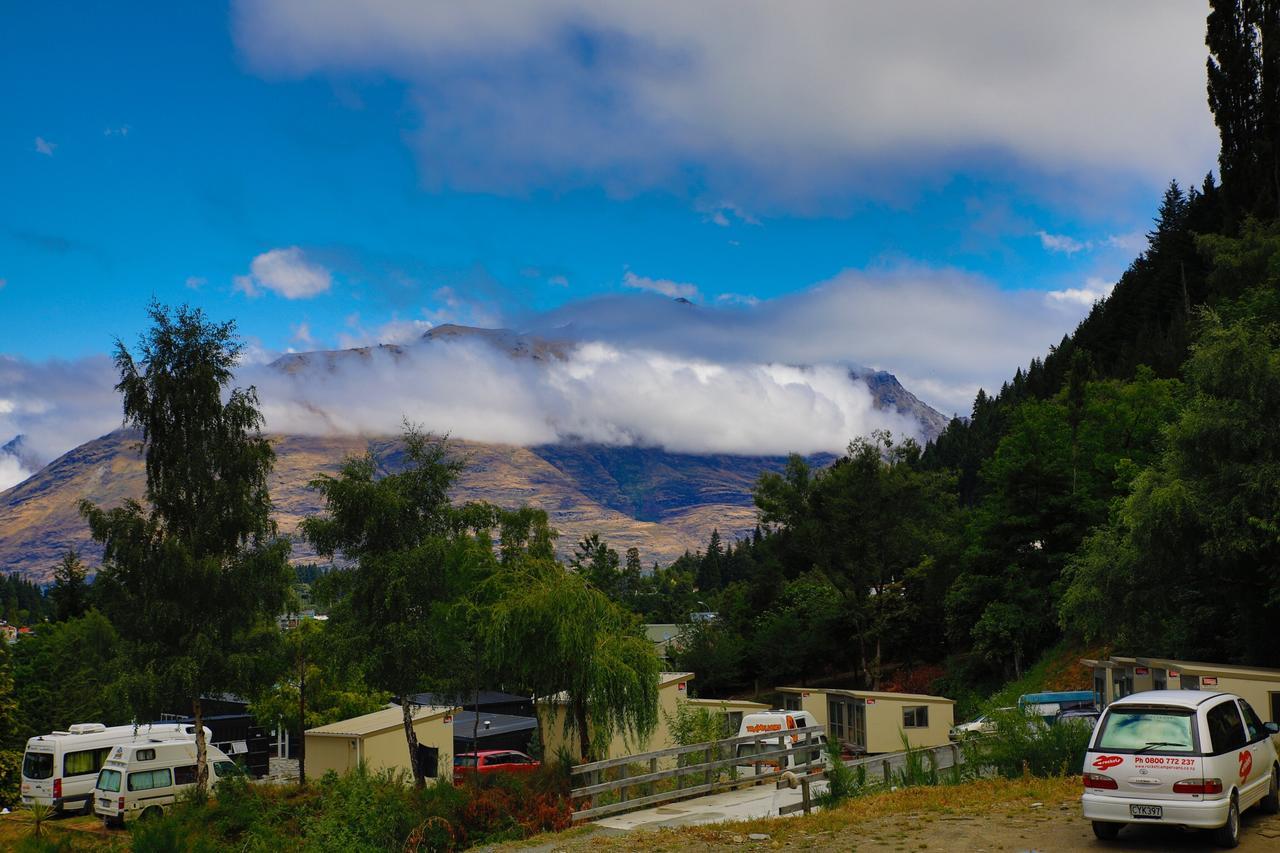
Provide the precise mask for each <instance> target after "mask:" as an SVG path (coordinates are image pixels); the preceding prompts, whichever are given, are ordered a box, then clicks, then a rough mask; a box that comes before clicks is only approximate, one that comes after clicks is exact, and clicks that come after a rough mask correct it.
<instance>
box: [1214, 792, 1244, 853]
mask: <svg viewBox="0 0 1280 853" xmlns="http://www.w3.org/2000/svg"><path fill="white" fill-rule="evenodd" d="M1216 840H1217V842H1218V846H1219V847H1235V846H1237V845H1238V844H1239V843H1240V800H1239V799H1238V798H1237V797H1236V795H1235V794H1232V795H1231V805H1230V806H1228V807H1227V822H1226V823H1224V824H1223V825H1222V827H1221V828H1219V829H1218V832H1217V836H1216Z"/></svg>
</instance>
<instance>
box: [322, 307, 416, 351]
mask: <svg viewBox="0 0 1280 853" xmlns="http://www.w3.org/2000/svg"><path fill="white" fill-rule="evenodd" d="M434 325H435V324H434V323H432V322H431V321H429V320H401V319H400V318H399V317H395V316H393V317H392V318H391V320H389V321H388V322H386V323H383V324H382V325H381V326H378V327H377V328H376V329H374V330H372V331H369V330H367V329H365V328H364V326H362V325H361V324H360V315H359V314H352V315H351V316H349V317H347V328H349V329H351V331H350V332H339V333H338V346H340V347H342V348H343V349H354V348H355V347H369V346H377V345H378V344H396V345H403V344H409V343H413V342H414V341H416V340H418V339H419V338H421V337H422V336H423V335H424V334H426V333H427V332H428V331H429V330H430V329H431V328H432V327H433V326H434Z"/></svg>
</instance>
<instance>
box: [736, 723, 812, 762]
mask: <svg viewBox="0 0 1280 853" xmlns="http://www.w3.org/2000/svg"><path fill="white" fill-rule="evenodd" d="M817 724H818V723H817V721H816V720H815V719H814V718H813V715H812V714H810V713H809V712H808V711H760V712H757V713H755V714H746V715H744V716H743V717H742V725H741V726H739V727H738V736H739V737H746V736H747V735H756V734H762V735H765V737H763V738H762V739H761V743H760V744H759V745H758V746H759V748H758V749H757V744H754V743H740V744H738V751H737V757H738V758H740V759H744V760H743V761H741V762H739V766H740V767H741V766H747V767H751V768H753V769H754V768H755V767H756V766H759V767H760V769H761V771H762V772H769V771H771V770H793V769H795V768H796V767H798V766H801V765H804V764H806V763H816V764H817V766H818V767H819V768H821V767H822V766H823V762H824V761H825V758H826V747H827V736H826V735H825V734H823V733H821V732H814V733H810V734H809V738H810V741H811V742H812V743H813V750H812V751H811V752H809V753H804V752H793V753H792V754H790V755H786V756H774V757H773V758H766V759H764V760H763V761H752V760H751V756H753V755H755V754H756V753H757V752H773V751H775V750H779V749H784V748H785V747H786V746H795V745H798V744H799V743H801V742H802V740H803V739H804V735H791V736H790V737H787V736H786V735H785V734H784V732H787V731H790V730H791V729H804V728H808V727H810V726H816V725H817ZM784 742H785V745H784Z"/></svg>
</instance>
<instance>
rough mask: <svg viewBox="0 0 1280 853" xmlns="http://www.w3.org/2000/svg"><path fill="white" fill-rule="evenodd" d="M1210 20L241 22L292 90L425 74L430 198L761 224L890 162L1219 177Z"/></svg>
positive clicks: (580, 14)
mask: <svg viewBox="0 0 1280 853" xmlns="http://www.w3.org/2000/svg"><path fill="white" fill-rule="evenodd" d="M1206 11H1207V10H1206V8H1205V5H1204V4H1203V3H1169V2H1167V0H1135V2H1127V3H1114V2H1106V0H1081V2H1075V3H1058V4H1045V3H1026V2H1020V0H987V2H983V3H979V4H976V5H974V4H961V3H937V2H928V0H901V2H895V3H848V2H839V0H819V1H818V2H812V3H804V4H789V3H775V2H767V0H745V2H743V0H709V2H701V3H682V2H675V0H655V2H651V3H643V4H636V3H627V2H620V0H590V2H588V0H504V2H492V3H463V4H457V3H444V4H440V3H420V2H414V0H370V2H365V3H360V4H351V3H347V2H342V0H237V2H235V3H233V31H234V36H235V39H236V42H237V44H238V46H239V50H240V52H241V54H242V56H243V57H244V59H245V60H246V61H247V63H248V65H249V66H250V68H252V69H254V70H256V71H258V72H259V73H261V74H263V75H265V76H268V77H271V78H279V77H295V78H296V77H306V76H312V75H323V76H326V77H329V78H332V79H336V80H339V81H341V80H344V79H356V80H360V79H369V78H370V77H371V76H372V77H375V78H377V77H387V78H390V79H393V80H396V81H399V82H403V83H404V84H405V85H406V87H407V98H406V100H407V104H408V106H409V107H410V108H411V109H413V110H415V111H416V113H417V115H418V117H419V118H420V122H419V127H418V129H417V130H416V131H413V132H410V133H409V134H408V138H409V140H410V143H411V144H412V145H414V146H415V147H416V148H417V151H418V154H419V163H420V168H421V170H422V173H423V176H424V178H425V179H426V181H427V183H428V184H429V185H433V186H450V187H454V188H459V189H474V190H482V191H495V192H499V193H504V194H508V193H521V192H527V191H529V190H535V189H539V188H546V187H556V188H562V187H565V186H575V185H580V186H588V185H600V186H603V187H605V188H606V189H607V190H609V191H612V192H614V193H617V194H621V195H627V194H634V193H639V192H643V191H646V190H650V189H654V188H661V189H672V188H675V189H679V190H682V191H683V190H686V189H688V188H690V187H698V186H700V187H701V189H702V190H703V191H704V194H705V195H706V197H707V198H708V199H713V200H714V201H715V202H716V203H717V204H721V205H724V206H726V207H725V209H734V208H735V207H742V208H745V209H746V210H748V211H749V210H752V209H757V210H758V209H760V208H762V207H763V208H770V207H772V208H777V207H782V208H790V209H803V208H805V207H807V206H810V205H812V204H814V203H817V202H821V201H822V200H823V199H825V198H830V197H835V198H842V197H844V196H845V195H846V194H847V193H848V192H849V191H850V190H851V189H854V190H858V191H866V190H868V189H871V190H873V191H874V190H877V189H879V188H880V187H879V186H878V185H879V184H881V183H882V182H883V180H884V176H885V175H886V174H894V173H895V170H894V169H892V168H889V167H890V164H898V165H900V166H902V167H903V169H905V170H906V171H915V172H916V173H917V176H920V175H926V176H927V175H928V174H929V173H930V172H931V170H932V169H933V168H934V167H945V166H946V165H948V164H954V163H956V162H958V161H966V162H974V161H977V162H983V163H987V164H989V165H990V166H991V168H993V169H995V170H1005V169H1009V168H1017V169H1027V170H1030V171H1032V172H1036V173H1039V174H1042V175H1045V176H1051V177H1053V178H1055V179H1056V178H1058V177H1061V176H1069V177H1071V178H1073V179H1077V180H1079V181H1081V182H1084V183H1091V185H1093V186H1099V187H1104V186H1106V184H1107V182H1108V176H1116V175H1125V176H1128V177H1132V176H1135V175H1140V176H1145V178H1146V179H1147V180H1149V181H1152V182H1162V181H1164V180H1165V179H1167V177H1168V176H1169V175H1179V176H1194V175H1198V174H1200V173H1201V172H1202V171H1203V165H1202V164H1204V163H1206V162H1212V157H1213V153H1214V151H1215V150H1216V147H1215V139H1214V133H1213V127H1212V124H1211V122H1210V121H1209V116H1208V112H1207V109H1206V107H1205V104H1204V101H1203V99H1188V98H1187V97H1186V96H1185V94H1186V92H1188V91H1196V90H1201V89H1203V86H1204V82H1203V81H1204V61H1205V52H1204V49H1203V47H1202V45H1203V32H1204V18H1205V13H1206ZM1100 128H1105V131H1100V130H1099V129H1100ZM900 171H901V170H898V172H899V173H898V174H896V175H895V179H897V178H902V177H904V176H903V175H902V174H901V173H900ZM726 194H727V195H726ZM719 216H720V218H721V219H725V215H724V213H723V211H721V212H720V213H719Z"/></svg>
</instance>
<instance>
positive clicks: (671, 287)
mask: <svg viewBox="0 0 1280 853" xmlns="http://www.w3.org/2000/svg"><path fill="white" fill-rule="evenodd" d="M622 286H623V287H629V288H631V289H632V290H645V291H648V292H649V293H660V294H662V295H663V296H670V297H671V298H672V299H697V298H698V288H697V287H696V286H695V285H692V284H685V283H683V282H679V281H671V280H670V279H665V278H646V277H645V276H642V275H636V274H635V273H633V272H631V271H630V270H627V272H626V273H625V274H624V275H623V276H622Z"/></svg>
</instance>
